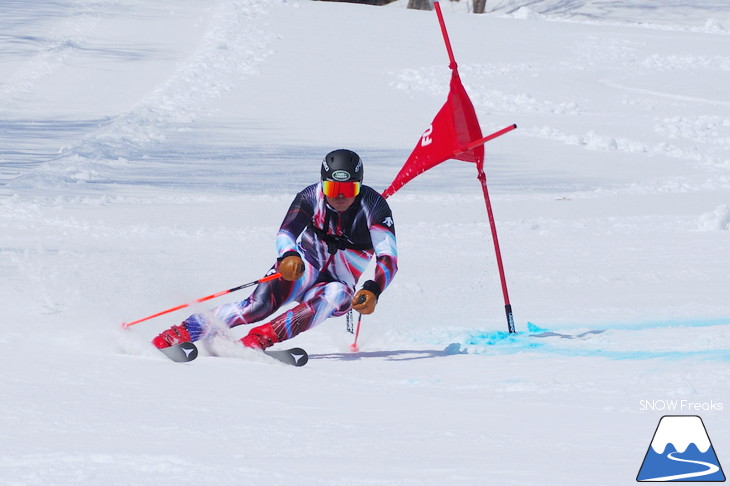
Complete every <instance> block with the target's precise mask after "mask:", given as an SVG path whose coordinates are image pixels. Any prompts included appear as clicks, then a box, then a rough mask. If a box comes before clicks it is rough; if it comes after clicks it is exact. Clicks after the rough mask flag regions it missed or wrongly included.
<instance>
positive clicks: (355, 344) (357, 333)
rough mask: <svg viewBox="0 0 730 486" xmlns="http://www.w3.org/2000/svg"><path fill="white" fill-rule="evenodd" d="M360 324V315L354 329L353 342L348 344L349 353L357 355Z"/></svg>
mask: <svg viewBox="0 0 730 486" xmlns="http://www.w3.org/2000/svg"><path fill="white" fill-rule="evenodd" d="M361 322H362V314H360V317H358V318H357V326H356V327H355V340H354V341H353V342H352V344H350V351H352V352H353V353H357V352H358V351H360V348H359V347H358V346H357V338H358V336H360V323H361Z"/></svg>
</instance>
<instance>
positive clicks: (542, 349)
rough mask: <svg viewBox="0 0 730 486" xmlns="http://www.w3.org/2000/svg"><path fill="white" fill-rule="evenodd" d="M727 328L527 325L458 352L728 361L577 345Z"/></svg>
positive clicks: (477, 337) (707, 354)
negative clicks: (607, 336) (643, 333)
mask: <svg viewBox="0 0 730 486" xmlns="http://www.w3.org/2000/svg"><path fill="white" fill-rule="evenodd" d="M728 324H730V319H703V320H696V319H692V320H682V321H680V320H673V321H654V322H644V323H638V324H628V323H627V324H621V325H617V326H606V327H605V328H604V329H594V330H584V329H582V330H581V331H580V332H576V333H572V332H570V331H566V330H562V329H561V330H560V332H554V331H552V330H550V329H547V328H543V327H540V326H538V325H536V324H534V323H532V322H528V323H527V332H517V333H514V334H510V333H508V332H506V331H483V332H474V333H471V334H470V335H468V336H467V337H466V338H465V339H464V340H463V349H462V352H467V353H469V354H490V355H491V354H516V353H525V352H535V353H538V354H557V355H561V356H568V357H603V358H606V359H612V360H646V359H671V360H675V359H693V360H703V361H705V360H720V361H730V349H706V350H688V351H682V350H676V351H672V350H670V351H649V350H639V351H612V350H606V349H601V348H599V347H590V346H589V345H588V346H585V347H584V346H583V345H582V344H581V342H585V343H586V344H589V343H590V341H591V339H592V338H593V337H595V336H596V335H600V334H602V333H604V332H610V333H611V334H612V335H613V333H616V332H619V333H620V332H622V331H635V330H646V329H652V328H657V329H659V328H677V327H709V326H722V325H728ZM452 346H453V344H452Z"/></svg>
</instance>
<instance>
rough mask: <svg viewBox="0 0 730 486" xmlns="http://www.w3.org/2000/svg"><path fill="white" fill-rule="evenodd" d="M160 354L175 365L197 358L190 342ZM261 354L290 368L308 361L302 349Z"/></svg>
mask: <svg viewBox="0 0 730 486" xmlns="http://www.w3.org/2000/svg"><path fill="white" fill-rule="evenodd" d="M160 352H161V353H162V354H164V355H165V356H167V357H168V358H170V359H171V360H173V361H175V362H176V363H189V362H190V361H192V360H194V359H195V358H197V357H198V348H197V346H195V344H193V343H190V342H185V343H180V344H176V345H175V346H170V347H167V348H162V349H160ZM263 353H264V354H265V355H266V356H269V357H270V358H273V359H275V360H277V361H281V362H282V363H285V364H288V365H291V366H297V367H299V366H304V365H305V364H307V362H308V361H309V355H308V354H307V352H306V351H305V350H303V349H302V348H290V349H277V350H265V351H263Z"/></svg>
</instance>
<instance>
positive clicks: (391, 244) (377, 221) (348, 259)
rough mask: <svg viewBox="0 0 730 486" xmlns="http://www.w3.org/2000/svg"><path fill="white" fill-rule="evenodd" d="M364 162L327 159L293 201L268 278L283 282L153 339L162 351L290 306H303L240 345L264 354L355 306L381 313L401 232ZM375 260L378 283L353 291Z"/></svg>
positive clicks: (345, 156)
mask: <svg viewBox="0 0 730 486" xmlns="http://www.w3.org/2000/svg"><path fill="white" fill-rule="evenodd" d="M363 170H364V168H363V163H362V160H361V159H360V157H359V156H358V155H357V154H356V153H355V152H353V151H351V150H346V149H339V150H334V151H332V152H330V153H329V154H327V155H326V156H325V158H324V160H323V161H322V168H321V181H320V182H318V183H316V184H312V185H311V186H309V187H307V188H305V189H304V190H303V191H301V192H300V193H299V194H297V196H296V197H295V198H294V201H293V202H292V204H291V206H290V207H289V211H288V212H287V214H286V216H285V217H284V221H283V223H282V224H281V227H280V228H279V232H278V234H277V236H276V249H277V253H278V258H277V261H276V264H275V265H274V266H273V267H272V268H271V270H269V274H273V273H275V272H279V273H281V278H279V279H274V280H270V281H267V282H264V283H261V284H259V285H258V286H257V287H256V289H255V290H254V292H253V293H252V294H251V296H249V297H248V298H247V299H245V300H243V301H242V302H235V303H229V304H224V305H222V306H220V307H217V308H215V309H213V310H212V312H211V314H212V315H211V316H208V315H205V314H193V315H191V316H190V317H188V318H187V319H185V320H184V321H183V322H182V324H180V325H178V326H173V327H172V328H170V329H168V330H167V331H164V332H162V333H161V334H160V335H159V336H157V337H156V338H154V339H153V340H152V343H153V344H154V345H155V346H156V347H158V348H166V347H168V346H174V345H176V344H179V343H182V342H187V341H191V342H192V341H197V340H198V339H201V338H203V337H205V336H206V335H208V334H209V333H211V332H212V331H213V329H214V325H213V323H212V319H215V320H216V321H218V322H220V323H223V324H225V325H226V326H228V327H229V328H231V327H235V326H239V325H241V324H253V323H256V322H259V321H262V320H264V319H266V318H267V317H269V316H270V315H271V314H273V313H274V312H276V311H277V310H278V309H279V308H280V307H281V306H283V305H285V304H288V303H290V302H294V301H296V302H298V305H296V306H295V307H293V308H292V309H290V310H288V311H287V312H285V313H283V314H281V315H279V316H277V317H275V318H274V319H272V320H271V321H269V322H267V323H266V324H263V325H260V326H257V327H254V328H252V329H251V330H250V331H249V332H248V334H247V335H246V336H245V337H244V338H243V339H241V342H242V343H243V345H244V346H247V347H249V348H255V349H266V348H268V347H270V346H272V345H274V344H275V343H278V342H280V341H285V340H287V339H291V338H293V337H294V336H296V335H297V334H299V333H300V332H302V331H306V330H308V329H311V328H313V327H314V326H316V325H318V324H320V323H321V322H323V321H324V320H325V319H327V318H328V317H337V316H342V315H344V314H345V313H347V311H348V310H349V309H350V308H352V309H354V310H356V311H358V312H360V313H361V314H371V313H372V312H373V311H374V310H375V305H376V304H377V302H378V298H379V297H380V294H381V293H382V292H383V291H384V290H385V288H386V287H387V286H388V285H389V284H390V282H391V281H392V280H393V277H394V276H395V273H396V271H397V267H398V265H397V249H396V239H395V226H394V223H393V216H392V213H391V211H390V207H389V206H388V203H387V202H386V201H385V199H384V198H383V197H382V196H381V195H380V194H379V193H378V192H376V191H375V190H373V189H372V188H370V187H368V186H364V185H362V181H363ZM373 255H375V258H376V265H375V274H374V279H373V280H368V281H366V282H364V283H363V285H362V288H361V289H360V290H358V291H357V293H355V285H356V283H357V281H358V279H359V278H360V276H361V275H362V273H363V272H364V271H365V269H366V267H367V266H368V264H369V262H370V260H371V259H372V257H373Z"/></svg>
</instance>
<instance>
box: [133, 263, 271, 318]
mask: <svg viewBox="0 0 730 486" xmlns="http://www.w3.org/2000/svg"><path fill="white" fill-rule="evenodd" d="M280 277H281V274H280V273H279V272H276V273H274V274H272V275H267V276H265V277H263V278H260V279H258V280H254V281H253V282H249V283H245V284H243V285H239V286H238V287H233V288H232V289H228V290H222V291H220V292H216V293H215V294H211V295H208V296H206V297H201V298H200V299H197V300H194V301H192V302H189V303H187V304H182V305H178V306H176V307H173V308H171V309H167V310H164V311H162V312H158V313H157V314H152V315H151V316H147V317H143V318H142V319H137V320H136V321H132V322H123V323H122V327H129V326H133V325H135V324H138V323H140V322H144V321H147V320H149V319H152V318H154V317H159V316H162V315H165V314H169V313H170V312H175V311H176V310H180V309H184V308H185V307H189V306H191V305H193V304H197V303H200V302H205V301H206V300H211V299H215V298H216V297H220V296H221V295H226V294H230V293H231V292H235V291H237V290H241V289H245V288H246V287H252V286H254V285H258V284H260V283H263V282H268V281H269V280H276V279H277V278H280Z"/></svg>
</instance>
